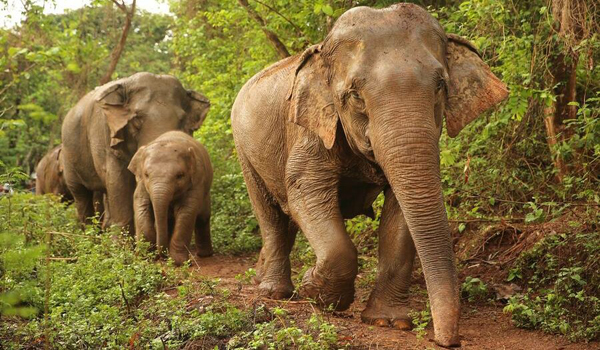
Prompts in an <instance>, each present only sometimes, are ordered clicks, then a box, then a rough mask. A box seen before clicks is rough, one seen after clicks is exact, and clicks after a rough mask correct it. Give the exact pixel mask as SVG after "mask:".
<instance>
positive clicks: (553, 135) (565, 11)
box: [544, 0, 600, 182]
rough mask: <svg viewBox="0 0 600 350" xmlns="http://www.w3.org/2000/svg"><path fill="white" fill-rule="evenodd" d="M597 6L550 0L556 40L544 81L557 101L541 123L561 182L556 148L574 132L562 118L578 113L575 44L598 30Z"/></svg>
mask: <svg viewBox="0 0 600 350" xmlns="http://www.w3.org/2000/svg"><path fill="white" fill-rule="evenodd" d="M596 7H597V5H593V4H592V3H591V2H588V1H586V0H552V17H553V19H554V26H553V28H554V30H555V32H556V33H557V34H558V38H559V40H558V41H557V42H556V46H555V50H554V51H555V52H554V57H553V59H552V60H551V65H552V66H551V69H550V77H549V78H548V79H547V80H548V84H549V87H551V88H552V90H553V92H554V94H555V96H556V101H555V102H554V103H552V104H550V105H548V106H547V107H546V108H545V111H544V114H545V118H544V124H545V126H546V132H547V134H548V146H549V147H550V152H551V154H552V157H553V162H554V165H555V167H556V177H557V179H558V181H560V182H562V180H563V178H564V176H565V175H566V174H567V172H568V167H567V165H566V164H565V162H564V160H563V157H562V155H561V154H559V153H557V151H556V149H557V146H558V144H559V143H560V142H562V141H565V140H567V139H569V138H570V137H571V136H572V135H573V130H571V129H570V128H569V127H568V126H567V125H566V124H565V121H566V120H569V119H575V117H576V113H577V107H576V106H575V105H574V104H572V102H576V97H577V96H576V95H577V64H578V62H579V51H578V49H577V46H578V45H579V44H580V43H581V42H582V41H583V40H585V39H588V38H590V37H591V36H592V35H593V33H598V32H599V31H600V26H599V24H598V22H597V20H598V18H597V16H596V18H594V15H593V14H594V13H597V12H596V11H597V10H598V9H597V8H596Z"/></svg>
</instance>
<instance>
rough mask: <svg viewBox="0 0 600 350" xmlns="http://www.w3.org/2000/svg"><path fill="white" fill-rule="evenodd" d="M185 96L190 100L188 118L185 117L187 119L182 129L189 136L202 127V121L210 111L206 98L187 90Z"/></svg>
mask: <svg viewBox="0 0 600 350" xmlns="http://www.w3.org/2000/svg"><path fill="white" fill-rule="evenodd" d="M187 95H188V97H189V98H190V111H189V113H190V116H188V117H186V118H188V119H187V120H186V122H185V125H184V128H185V130H186V131H187V132H189V133H190V134H191V133H193V132H194V131H196V130H198V129H199V128H200V127H201V126H202V123H204V119H206V115H207V114H208V110H209V109H210V101H209V100H208V98H206V96H204V95H202V94H201V93H199V92H196V91H193V90H188V91H187Z"/></svg>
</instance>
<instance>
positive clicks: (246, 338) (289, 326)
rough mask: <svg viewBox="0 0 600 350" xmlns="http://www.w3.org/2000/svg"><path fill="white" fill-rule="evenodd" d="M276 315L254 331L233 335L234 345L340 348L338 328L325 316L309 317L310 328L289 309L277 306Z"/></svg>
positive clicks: (250, 347)
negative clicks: (294, 318) (292, 314)
mask: <svg viewBox="0 0 600 350" xmlns="http://www.w3.org/2000/svg"><path fill="white" fill-rule="evenodd" d="M272 313H273V315H274V319H273V320H272V321H270V322H267V323H261V324H257V325H256V327H255V329H254V331H252V332H247V333H242V334H241V335H238V336H235V337H234V338H232V339H231V340H230V341H229V343H228V344H227V345H228V348H230V349H269V350H271V349H272V350H275V349H277V350H279V349H306V350H308V349H338V348H339V347H337V346H336V345H337V343H338V336H337V329H336V327H335V326H334V325H332V324H330V323H328V322H327V321H325V320H324V319H323V318H322V316H319V315H317V314H312V315H311V316H310V318H309V319H308V320H307V322H306V323H307V330H303V329H302V328H300V327H298V326H297V325H296V322H295V321H294V320H292V319H290V318H289V317H288V315H287V311H286V310H284V309H281V308H275V309H273V312H272Z"/></svg>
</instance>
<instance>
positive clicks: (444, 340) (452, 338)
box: [434, 333, 460, 348]
mask: <svg viewBox="0 0 600 350" xmlns="http://www.w3.org/2000/svg"><path fill="white" fill-rule="evenodd" d="M434 341H435V343H436V344H437V345H439V346H441V347H444V348H458V347H460V337H459V336H458V334H456V335H443V334H441V335H438V334H437V333H436V334H435V338H434Z"/></svg>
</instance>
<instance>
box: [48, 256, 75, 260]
mask: <svg viewBox="0 0 600 350" xmlns="http://www.w3.org/2000/svg"><path fill="white" fill-rule="evenodd" d="M77 259H79V258H78V257H76V256H74V257H72V258H66V257H65V258H61V257H52V258H48V260H58V261H75V260H77Z"/></svg>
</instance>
